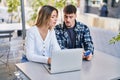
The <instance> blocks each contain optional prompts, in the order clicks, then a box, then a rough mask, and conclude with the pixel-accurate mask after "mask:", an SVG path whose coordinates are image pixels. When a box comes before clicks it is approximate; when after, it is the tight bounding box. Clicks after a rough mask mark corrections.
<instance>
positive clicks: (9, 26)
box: [0, 23, 30, 31]
mask: <svg viewBox="0 0 120 80" xmlns="http://www.w3.org/2000/svg"><path fill="white" fill-rule="evenodd" d="M25 27H26V29H29V28H30V26H28V25H26V26H25ZM2 30H22V24H21V23H11V24H5V23H4V24H0V31H2Z"/></svg>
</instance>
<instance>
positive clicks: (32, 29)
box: [27, 26, 37, 32]
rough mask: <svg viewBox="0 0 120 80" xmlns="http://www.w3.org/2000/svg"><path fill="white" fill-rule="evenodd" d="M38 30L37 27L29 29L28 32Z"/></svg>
mask: <svg viewBox="0 0 120 80" xmlns="http://www.w3.org/2000/svg"><path fill="white" fill-rule="evenodd" d="M36 30H37V26H32V27H31V28H29V29H28V30H27V32H34V31H36Z"/></svg>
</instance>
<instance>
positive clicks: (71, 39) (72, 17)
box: [55, 5, 94, 60]
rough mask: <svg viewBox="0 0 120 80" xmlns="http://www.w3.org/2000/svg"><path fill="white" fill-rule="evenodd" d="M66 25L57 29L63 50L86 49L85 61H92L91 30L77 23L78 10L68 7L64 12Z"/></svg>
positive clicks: (57, 35) (72, 6)
mask: <svg viewBox="0 0 120 80" xmlns="http://www.w3.org/2000/svg"><path fill="white" fill-rule="evenodd" d="M63 12H64V23H63V25H61V24H60V25H57V26H56V27H55V33H56V37H57V40H58V43H59V45H60V47H61V49H65V48H67V49H70V48H84V50H85V51H84V52H83V53H84V54H83V59H85V60H91V59H92V55H93V51H94V47H93V42H92V38H91V36H90V31H89V28H88V27H87V26H86V25H84V24H82V23H81V22H77V21H76V17H77V15H76V12H77V9H76V7H75V6H74V5H67V6H66V7H65V8H64V10H63Z"/></svg>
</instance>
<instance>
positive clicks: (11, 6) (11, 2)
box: [7, 0, 20, 22]
mask: <svg viewBox="0 0 120 80" xmlns="http://www.w3.org/2000/svg"><path fill="white" fill-rule="evenodd" d="M7 6H8V12H9V13H10V14H11V22H12V18H13V12H17V8H18V6H20V0H7Z"/></svg>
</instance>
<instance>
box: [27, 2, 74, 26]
mask: <svg viewBox="0 0 120 80" xmlns="http://www.w3.org/2000/svg"><path fill="white" fill-rule="evenodd" d="M70 1H71V3H72V4H74V5H75V2H74V0H70ZM47 4H50V5H52V6H54V7H56V8H58V9H60V10H62V8H63V7H64V6H65V5H66V0H33V2H32V9H33V14H32V15H31V18H30V20H29V21H28V23H29V24H30V23H31V21H32V23H34V22H35V19H36V17H37V10H38V8H39V7H40V6H43V5H47ZM60 12H61V13H62V11H60ZM30 25H33V24H30Z"/></svg>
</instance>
